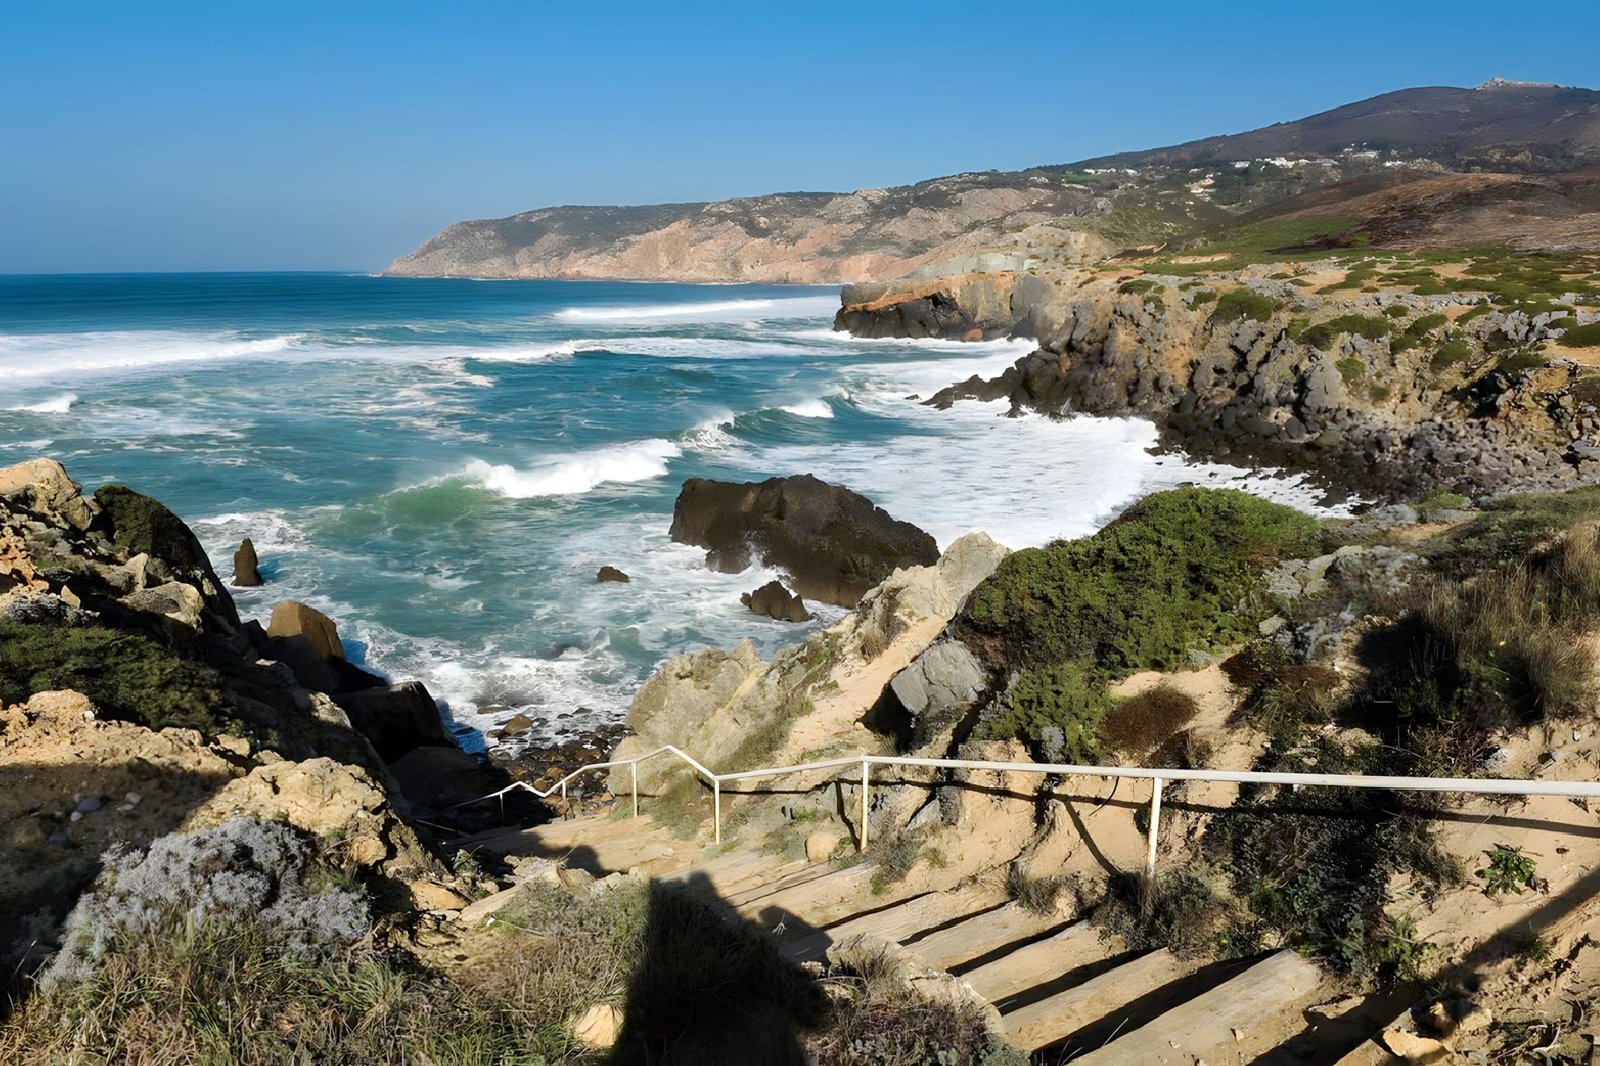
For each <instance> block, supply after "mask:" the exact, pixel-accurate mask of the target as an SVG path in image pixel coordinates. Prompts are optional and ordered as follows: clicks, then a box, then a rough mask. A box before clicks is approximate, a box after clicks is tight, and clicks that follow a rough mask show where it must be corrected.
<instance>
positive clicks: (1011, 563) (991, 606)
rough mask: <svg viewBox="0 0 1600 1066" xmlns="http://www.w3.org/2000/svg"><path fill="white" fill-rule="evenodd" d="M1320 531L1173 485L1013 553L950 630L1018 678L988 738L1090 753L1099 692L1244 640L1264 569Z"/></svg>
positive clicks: (1102, 702) (1235, 496) (1235, 495)
mask: <svg viewBox="0 0 1600 1066" xmlns="http://www.w3.org/2000/svg"><path fill="white" fill-rule="evenodd" d="M1316 529H1317V524H1316V521H1315V520H1314V519H1312V518H1311V517H1310V516H1308V515H1305V514H1302V513H1301V512H1299V511H1295V510H1293V509H1292V508H1288V507H1283V506H1281V505H1278V504H1273V503H1268V502H1266V501H1265V500H1261V499H1259V498H1257V497H1254V496H1251V495H1249V494H1248V493H1244V492H1238V491H1235V490H1229V489H1221V490H1206V489H1196V488H1188V489H1176V490H1173V491H1170V492H1161V493H1156V494H1154V495H1151V496H1148V497H1146V498H1145V499H1144V500H1142V501H1141V502H1140V503H1138V504H1136V505H1135V506H1134V507H1132V508H1130V509H1129V510H1128V511H1127V512H1126V513H1124V514H1123V515H1122V516H1121V517H1120V518H1118V519H1117V520H1116V521H1115V522H1112V523H1111V524H1110V525H1108V526H1106V527H1105V528H1104V529H1102V530H1101V531H1100V532H1098V533H1096V534H1095V535H1094V536H1092V537H1087V538H1085V539H1083V540H1075V541H1060V542H1057V543H1055V544H1052V545H1049V546H1047V547H1044V548H1030V549H1024V550H1022V551H1019V552H1015V553H1013V554H1012V555H1010V556H1008V557H1007V558H1006V559H1005V561H1004V562H1002V563H1001V564H1000V567H999V568H998V569H997V570H996V571H995V573H994V574H993V575H992V576H991V577H990V578H989V579H988V580H987V581H985V582H984V583H983V584H982V585H980V586H979V587H978V589H977V590H976V592H975V593H974V594H973V597H972V600H971V602H970V604H969V606H968V608H967V611H966V612H965V614H964V615H963V617H962V618H961V619H960V620H959V621H958V623H957V628H958V631H959V632H960V633H961V635H962V636H963V639H965V640H966V641H967V643H968V644H969V645H970V646H972V647H975V648H982V649H986V651H987V653H988V654H989V655H990V657H991V659H992V660H994V661H995V662H996V664H997V665H1002V666H1003V667H1005V668H1006V669H1008V670H1009V671H1011V672H1012V673H1013V675H1014V676H1013V681H1012V683H1011V687H1010V690H1009V695H1008V698H1007V700H1006V701H1004V702H1005V707H1004V709H1003V710H1002V711H1000V712H999V713H997V714H996V715H995V716H994V717H992V718H991V719H990V720H989V722H988V723H986V725H985V726H984V727H983V728H984V729H985V730H986V732H987V735H990V736H1022V737H1025V738H1027V739H1029V740H1031V741H1033V742H1035V743H1036V744H1037V743H1041V742H1042V741H1043V740H1044V739H1045V737H1046V736H1047V735H1049V736H1050V738H1051V739H1052V740H1054V741H1055V745H1054V746H1056V747H1058V748H1059V749H1060V750H1061V751H1063V752H1069V751H1075V752H1077V753H1079V754H1080V755H1087V754H1089V753H1092V752H1093V751H1094V750H1096V748H1097V746H1098V739H1097V732H1098V726H1099V722H1100V719H1102V718H1103V717H1104V716H1105V714H1106V713H1107V712H1108V711H1109V710H1110V702H1109V699H1108V697H1106V696H1105V695H1104V693H1103V691H1101V690H1102V688H1103V685H1104V682H1105V681H1106V680H1107V679H1110V678H1114V677H1121V676H1126V675H1127V674H1130V673H1133V672H1135V671H1138V670H1148V669H1166V668H1170V667H1173V666H1176V665H1178V664H1180V663H1182V662H1184V661H1185V660H1186V658H1187V655H1188V652H1189V651H1190V649H1195V648H1210V647H1215V646H1218V645H1225V644H1228V643H1232V642H1234V641H1237V640H1240V639H1242V638H1244V637H1247V636H1249V635H1251V634H1252V632H1253V630H1254V627H1255V625H1256V623H1257V622H1259V621H1260V620H1261V618H1262V617H1264V616H1265V605H1264V604H1261V603H1259V602H1257V601H1256V593H1257V592H1258V590H1259V589H1260V586H1261V574H1262V572H1263V571H1264V570H1265V569H1266V568H1267V567H1269V566H1271V565H1272V563H1273V561H1274V560H1276V559H1278V558H1280V557H1285V556H1288V555H1292V554H1294V553H1296V552H1299V551H1302V550H1304V549H1305V548H1306V547H1307V546H1308V545H1309V543H1310V542H1311V539H1312V537H1313V536H1314V534H1315V532H1316ZM1052 728H1053V729H1054V730H1058V731H1059V736H1057V735H1056V734H1055V733H1050V734H1047V733H1046V730H1047V729H1052Z"/></svg>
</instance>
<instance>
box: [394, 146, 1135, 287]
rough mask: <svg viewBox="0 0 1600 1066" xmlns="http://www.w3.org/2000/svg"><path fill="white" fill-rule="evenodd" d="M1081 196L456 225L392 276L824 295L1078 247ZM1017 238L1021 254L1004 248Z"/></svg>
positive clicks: (964, 192)
mask: <svg viewBox="0 0 1600 1066" xmlns="http://www.w3.org/2000/svg"><path fill="white" fill-rule="evenodd" d="M1105 208H1106V202H1105V201H1104V200H1103V198H1100V197H1097V196H1096V195H1095V194H1094V193H1093V192H1092V191H1091V190H1090V189H1089V188H1088V187H1087V186H1084V185H1076V184H1063V183H1062V182H1060V181H1057V180H1054V179H1052V178H1049V177H1046V176H1044V175H1027V174H1016V173H1011V174H961V175H956V176H954V177H950V178H941V179H938V180H936V181H930V182H924V183H922V184H920V185H911V186H904V187H900V188H894V189H862V190H859V191H857V192H852V193H839V194H835V193H782V194H777V195H773V196H757V197H750V198H747V199H741V200H727V201H723V202H720V203H698V204H666V205H660V206H652V207H553V208H546V209H544V210H540V211H530V212H527V213H526V214H521V215H514V216H512V217H510V218H503V219H486V220H480V221H474V222H460V223H457V224H456V225H454V226H451V227H450V228H449V229H447V230H445V231H444V232H442V233H440V234H439V235H438V236H437V237H434V238H433V239H432V240H430V241H428V242H427V243H426V244H424V245H423V246H422V247H421V248H419V249H417V251H415V252H413V253H412V254H411V255H407V256H402V257H401V258H399V259H396V260H395V261H394V262H393V263H392V264H391V265H390V267H389V272H390V273H392V274H404V275H427V276H441V275H442V276H469V277H494V278H588V279H603V278H642V279H651V280H661V281H748V282H778V283H783V282H796V283H829V282H840V281H850V280H854V279H858V278H892V277H899V276H901V275H903V274H907V273H909V272H911V271H913V270H916V269H917V268H919V267H922V266H925V265H927V264H929V263H935V262H943V261H947V260H952V259H957V258H959V257H960V256H962V255H966V254H969V253H973V252H975V251H977V250H981V249H991V248H994V247H997V246H1001V245H1008V246H1010V247H1013V248H1016V247H1020V246H1021V245H1022V244H1023V243H1026V244H1027V245H1029V246H1030V247H1038V248H1041V249H1046V248H1048V249H1057V248H1059V249H1064V250H1065V251H1066V252H1067V253H1068V254H1071V253H1073V252H1074V250H1077V249H1081V248H1083V247H1084V244H1083V242H1084V237H1083V236H1082V235H1081V234H1075V233H1072V232H1071V229H1072V227H1071V225H1070V220H1072V219H1074V218H1082V217H1088V216H1092V215H1094V214H1096V213H1099V212H1103V211H1104V210H1105ZM1023 233H1026V234H1027V239H1026V241H1025V242H1024V241H1022V240H1020V239H1019V238H1018V237H1017V236H1016V235H1017V234H1023Z"/></svg>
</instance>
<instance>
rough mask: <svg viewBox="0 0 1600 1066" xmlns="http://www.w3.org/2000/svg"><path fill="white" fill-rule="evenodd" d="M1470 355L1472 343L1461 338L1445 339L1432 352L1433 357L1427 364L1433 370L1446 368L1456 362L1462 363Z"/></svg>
mask: <svg viewBox="0 0 1600 1066" xmlns="http://www.w3.org/2000/svg"><path fill="white" fill-rule="evenodd" d="M1471 357H1472V345H1470V344H1468V343H1467V342H1466V341H1465V340H1462V339H1461V338H1459V337H1458V338H1456V339H1455V340H1453V341H1446V342H1445V343H1443V344H1441V345H1440V346H1439V347H1438V348H1437V349H1436V350H1435V351H1434V353H1433V358H1432V359H1431V360H1429V361H1428V365H1429V366H1431V367H1432V368H1433V369H1434V370H1435V371H1442V370H1448V369H1449V368H1451V367H1453V366H1455V365H1456V364H1458V363H1464V362H1466V361H1467V360H1468V359H1470V358H1471Z"/></svg>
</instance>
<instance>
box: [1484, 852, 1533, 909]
mask: <svg viewBox="0 0 1600 1066" xmlns="http://www.w3.org/2000/svg"><path fill="white" fill-rule="evenodd" d="M1484 854H1485V855H1487V856H1488V857H1489V861H1488V863H1487V864H1485V865H1484V866H1483V868H1481V869H1479V870H1477V871H1476V872H1475V873H1474V876H1475V877H1478V878H1481V879H1482V881H1483V894H1484V895H1485V896H1488V897H1490V898H1491V899H1492V898H1493V897H1495V896H1499V895H1503V894H1505V893H1507V892H1510V893H1514V894H1516V895H1519V896H1520V895H1522V892H1523V890H1524V889H1527V888H1531V887H1533V883H1534V881H1535V879H1536V878H1537V870H1538V866H1537V864H1536V863H1535V862H1534V861H1533V856H1532V855H1529V854H1527V853H1526V852H1524V851H1523V850H1522V849H1521V848H1519V847H1516V846H1514V845H1511V844H1496V845H1495V846H1494V847H1493V848H1492V849H1490V850H1489V851H1486V852H1484Z"/></svg>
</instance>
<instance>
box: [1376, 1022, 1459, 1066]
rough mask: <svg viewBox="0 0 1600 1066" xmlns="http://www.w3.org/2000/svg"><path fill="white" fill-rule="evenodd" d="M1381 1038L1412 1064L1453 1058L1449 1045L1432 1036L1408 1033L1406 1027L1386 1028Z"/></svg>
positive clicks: (1423, 1063)
mask: <svg viewBox="0 0 1600 1066" xmlns="http://www.w3.org/2000/svg"><path fill="white" fill-rule="evenodd" d="M1379 1039H1380V1040H1381V1041H1382V1042H1383V1046H1384V1047H1386V1048H1388V1049H1389V1050H1390V1051H1392V1052H1394V1053H1395V1054H1396V1055H1398V1056H1400V1057H1401V1058H1402V1059H1405V1060H1406V1062H1407V1063H1408V1064H1410V1066H1428V1064H1433V1063H1440V1064H1443V1063H1447V1062H1449V1061H1450V1059H1451V1051H1450V1048H1449V1047H1448V1046H1447V1045H1445V1044H1443V1043H1441V1042H1440V1041H1438V1040H1434V1039H1432V1038H1430V1037H1426V1036H1418V1035H1417V1034H1416V1033H1408V1032H1406V1031H1405V1030H1404V1029H1396V1028H1389V1029H1385V1030H1384V1031H1383V1033H1382V1034H1381V1035H1380V1037H1379Z"/></svg>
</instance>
